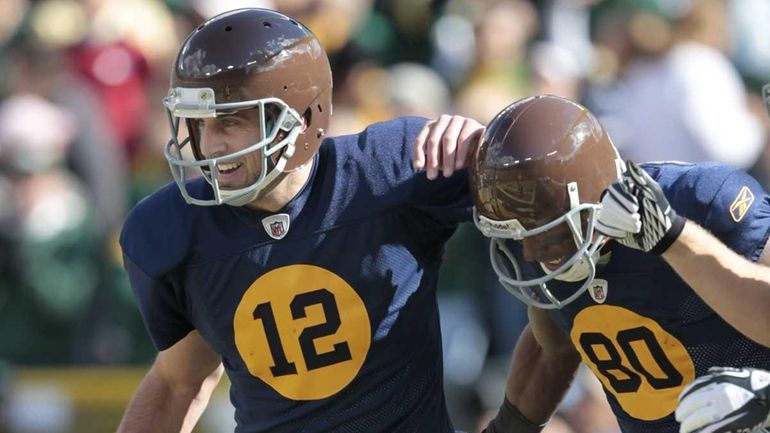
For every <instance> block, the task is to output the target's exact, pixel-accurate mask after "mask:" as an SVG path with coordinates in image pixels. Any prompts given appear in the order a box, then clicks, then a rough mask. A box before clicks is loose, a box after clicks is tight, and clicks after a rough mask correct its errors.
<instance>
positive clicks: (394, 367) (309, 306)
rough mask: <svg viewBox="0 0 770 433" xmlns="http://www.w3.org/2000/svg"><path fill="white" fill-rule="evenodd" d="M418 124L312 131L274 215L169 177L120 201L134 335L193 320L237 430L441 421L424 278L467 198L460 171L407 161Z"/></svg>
mask: <svg viewBox="0 0 770 433" xmlns="http://www.w3.org/2000/svg"><path fill="white" fill-rule="evenodd" d="M424 122H425V121H424V119H418V118H402V119H398V120H394V121H391V122H385V123H380V124H376V125H373V126H370V127H369V128H368V129H367V130H366V131H364V132H362V133H360V134H357V135H350V136H344V137H338V138H329V139H327V140H325V141H324V143H323V145H322V146H321V149H320V151H319V153H318V155H317V156H316V160H315V163H314V168H313V170H312V174H311V176H310V179H309V180H308V182H307V184H306V185H305V187H304V188H303V189H302V190H301V192H300V193H299V194H298V195H297V196H296V197H295V198H294V199H293V200H292V201H291V202H290V203H289V204H287V206H286V207H285V208H284V209H282V210H280V211H279V212H277V213H283V214H287V215H288V218H289V220H288V224H285V225H282V226H280V227H275V226H270V225H268V224H265V225H263V219H264V218H269V217H270V216H271V215H273V214H272V213H266V212H257V211H252V210H248V209H245V208H236V207H231V206H214V207H197V206H191V205H187V204H185V202H184V201H183V199H182V197H181V195H180V193H179V191H178V190H177V188H176V186H175V185H169V186H166V187H165V188H163V189H161V190H160V191H158V192H156V193H154V194H153V195H151V196H150V197H148V198H146V199H145V200H143V201H142V202H141V203H140V204H138V205H137V206H136V208H134V209H133V210H132V212H131V214H130V215H129V217H128V219H127V221H126V224H125V227H124V229H123V233H122V236H121V245H122V247H123V253H124V257H125V266H126V269H127V271H128V275H129V278H130V281H131V285H132V287H133V289H134V292H135V295H136V299H137V303H138V304H139V309H140V311H141V313H142V316H143V318H144V321H145V324H146V327H147V329H148V331H149V334H150V336H151V338H152V340H153V342H154V343H155V345H156V346H157V348H158V349H159V350H163V349H166V348H169V347H170V346H172V345H173V344H174V343H176V342H177V341H179V340H180V339H181V338H183V337H184V336H185V335H186V334H187V333H189V332H190V331H191V330H193V329H195V330H197V331H199V332H200V334H201V335H202V336H203V338H204V339H205V340H206V341H207V342H208V343H209V344H210V345H211V347H213V348H214V350H215V351H216V352H217V353H219V354H220V355H221V357H222V361H223V363H224V366H225V369H226V372H227V374H228V376H229V378H230V380H231V382H232V386H231V392H230V394H231V400H232V402H233V405H234V406H235V408H236V415H235V416H236V421H237V424H238V427H237V429H236V431H237V432H241V433H246V432H248V433H254V432H267V431H270V432H275V431H280V432H308V433H310V432H350V433H353V432H451V431H453V429H452V426H451V422H450V420H449V417H448V414H447V411H446V407H445V402H444V395H443V389H442V368H441V365H442V359H441V336H440V332H439V321H438V312H437V306H436V281H437V275H438V267H439V264H440V262H441V256H442V252H443V248H444V243H445V242H446V241H447V239H448V238H449V237H450V236H451V234H452V233H453V232H454V230H455V228H456V226H457V223H458V222H461V221H468V220H470V215H471V214H470V199H469V197H468V186H467V183H468V179H467V173H466V172H465V171H461V172H458V173H457V174H456V175H453V176H452V177H451V178H449V179H445V178H443V177H441V178H440V179H437V180H435V181H429V180H427V179H426V177H425V175H424V174H417V173H415V172H414V170H413V169H412V166H411V161H410V158H411V149H412V142H413V140H414V138H415V136H416V135H417V133H418V131H419V130H420V128H421V127H422V126H423V125H424ZM204 182H205V181H203V180H201V179H197V180H194V181H192V185H190V187H191V189H192V190H193V192H194V193H196V194H198V195H205V194H208V195H209V196H210V195H211V194H210V193H207V192H206V191H207V190H208V189H209V188H208V186H207V185H206V184H205V183H204ZM268 230H278V233H273V234H274V235H276V234H281V232H282V231H286V233H285V234H284V237H283V238H281V239H280V240H277V239H274V238H273V237H271V236H270V235H269V234H268ZM279 237H280V236H279Z"/></svg>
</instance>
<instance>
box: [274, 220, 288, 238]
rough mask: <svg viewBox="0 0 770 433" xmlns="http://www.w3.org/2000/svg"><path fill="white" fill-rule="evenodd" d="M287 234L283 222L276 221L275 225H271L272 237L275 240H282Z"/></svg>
mask: <svg viewBox="0 0 770 433" xmlns="http://www.w3.org/2000/svg"><path fill="white" fill-rule="evenodd" d="M285 233H286V230H284V228H283V222H282V221H276V222H274V223H271V224H270V235H271V236H273V237H274V238H278V239H280V238H282V237H283V235H284V234H285Z"/></svg>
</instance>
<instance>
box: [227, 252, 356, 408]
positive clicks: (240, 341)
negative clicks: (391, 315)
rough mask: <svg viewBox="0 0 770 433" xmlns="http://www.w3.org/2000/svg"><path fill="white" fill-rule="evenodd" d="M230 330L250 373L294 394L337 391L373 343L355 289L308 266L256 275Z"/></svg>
mask: <svg viewBox="0 0 770 433" xmlns="http://www.w3.org/2000/svg"><path fill="white" fill-rule="evenodd" d="M233 328H234V332H235V345H236V346H237V348H238V353H240V355H241V358H242V359H243V361H244V362H245V363H246V366H247V367H248V369H249V372H250V373H251V374H252V375H254V376H256V377H258V378H260V379H262V380H263V381H264V382H265V383H267V384H268V385H270V386H271V387H272V388H273V389H275V390H276V391H277V392H278V393H280V394H281V395H282V396H284V397H286V398H289V399H292V400H318V399H322V398H325V397H329V396H331V395H334V394H336V393H338V392H340V391H341V390H342V389H343V388H345V387H346V386H347V385H348V384H349V383H350V382H351V381H352V380H353V378H355V377H356V375H357V374H358V372H359V371H360V370H361V366H362V365H363V364H364V360H365V359H366V355H367V353H368V352H369V346H370V345H371V326H370V323H369V314H368V313H367V311H366V307H365V306H364V302H363V301H362V300H361V298H360V297H359V296H358V294H357V293H356V291H355V290H353V288H352V287H351V286H350V285H349V284H348V283H347V282H345V280H343V279H342V278H340V277H339V276H338V275H336V274H334V273H333V272H330V271H328V270H326V269H323V268H320V267H318V266H312V265H290V266H284V267H281V268H278V269H274V270H272V271H270V272H268V273H266V274H264V275H262V276H261V277H259V278H258V279H257V280H256V281H254V283H253V284H252V285H251V286H250V287H249V288H248V289H247V290H246V293H244V295H243V298H242V299H241V302H240V304H238V308H237V309H236V311H235V317H234V318H233Z"/></svg>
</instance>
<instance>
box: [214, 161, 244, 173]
mask: <svg viewBox="0 0 770 433" xmlns="http://www.w3.org/2000/svg"><path fill="white" fill-rule="evenodd" d="M240 166H241V165H240V164H238V163H230V164H227V163H223V164H217V169H219V172H220V173H221V172H223V171H229V170H234V169H236V168H238V167H240Z"/></svg>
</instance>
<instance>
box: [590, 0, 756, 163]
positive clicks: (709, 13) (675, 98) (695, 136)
mask: <svg viewBox="0 0 770 433" xmlns="http://www.w3.org/2000/svg"><path fill="white" fill-rule="evenodd" d="M666 6H668V8H667V7H666ZM726 20H727V18H726V9H725V4H724V1H723V0H702V1H686V0H677V1H674V2H662V1H659V0H646V1H632V0H610V1H606V2H604V3H603V4H601V5H599V6H598V7H597V8H596V10H595V22H594V36H595V42H596V43H597V44H598V46H599V47H600V50H601V51H600V52H601V53H603V55H600V56H599V58H600V60H602V61H603V63H601V62H600V66H603V67H604V68H605V70H604V73H605V74H608V75H610V76H612V75H616V81H614V82H611V84H610V86H609V88H605V89H604V91H602V90H601V89H600V88H598V87H594V88H593V90H594V92H592V93H591V94H590V95H589V98H588V101H587V105H589V106H590V107H592V108H593V109H594V110H595V111H596V112H598V114H599V116H600V118H601V120H602V122H603V123H604V124H605V125H606V126H607V128H608V130H609V131H610V133H611V134H612V137H613V139H614V141H615V143H616V145H617V147H618V150H619V151H620V152H621V154H623V155H624V157H627V158H630V159H634V160H641V161H659V160H664V159H665V160H674V161H686V162H702V161H719V162H724V163H728V164H732V165H736V166H738V167H741V168H744V169H748V168H750V167H751V166H752V165H753V164H754V163H755V162H756V160H757V158H758V157H759V155H760V152H762V150H763V147H764V143H765V141H764V140H765V138H764V134H765V132H764V129H763V128H762V126H761V124H760V123H759V121H758V119H757V117H756V115H755V114H754V113H752V112H751V111H750V110H749V107H748V104H747V98H746V90H745V87H744V85H743V83H742V81H741V77H740V76H739V74H738V72H737V70H736V69H735V67H734V66H733V65H732V64H731V63H730V61H729V59H728V58H727V57H726V56H725V54H724V50H725V49H726V44H727V28H726ZM613 71H614V72H613Z"/></svg>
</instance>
